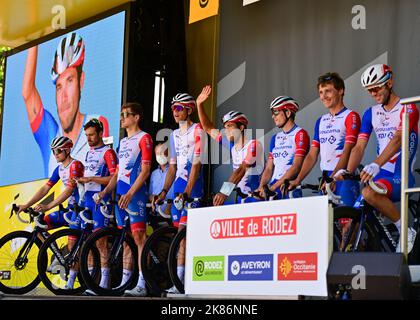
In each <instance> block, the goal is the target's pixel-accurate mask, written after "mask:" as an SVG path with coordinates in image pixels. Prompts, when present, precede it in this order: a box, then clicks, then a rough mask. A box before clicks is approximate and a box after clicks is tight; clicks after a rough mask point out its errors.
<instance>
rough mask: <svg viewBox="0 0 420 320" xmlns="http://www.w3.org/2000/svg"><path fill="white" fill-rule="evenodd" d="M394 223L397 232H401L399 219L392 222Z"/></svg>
mask: <svg viewBox="0 0 420 320" xmlns="http://www.w3.org/2000/svg"><path fill="white" fill-rule="evenodd" d="M394 224H395V226H396V227H397V229H398V232H399V234H401V219H400V220H398V221H396V222H394Z"/></svg>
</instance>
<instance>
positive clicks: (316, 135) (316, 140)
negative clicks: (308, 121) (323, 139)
mask: <svg viewBox="0 0 420 320" xmlns="http://www.w3.org/2000/svg"><path fill="white" fill-rule="evenodd" d="M320 122H321V118H319V119H318V120H317V121H316V124H315V129H314V139H313V140H312V147H315V148H319V146H320V143H319V124H320Z"/></svg>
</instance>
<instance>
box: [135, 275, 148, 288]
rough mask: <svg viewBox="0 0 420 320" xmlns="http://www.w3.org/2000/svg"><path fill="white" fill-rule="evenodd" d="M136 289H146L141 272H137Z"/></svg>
mask: <svg viewBox="0 0 420 320" xmlns="http://www.w3.org/2000/svg"><path fill="white" fill-rule="evenodd" d="M137 287H141V288H145V287H146V281H145V280H144V278H143V272H141V271H140V272H139V281H137Z"/></svg>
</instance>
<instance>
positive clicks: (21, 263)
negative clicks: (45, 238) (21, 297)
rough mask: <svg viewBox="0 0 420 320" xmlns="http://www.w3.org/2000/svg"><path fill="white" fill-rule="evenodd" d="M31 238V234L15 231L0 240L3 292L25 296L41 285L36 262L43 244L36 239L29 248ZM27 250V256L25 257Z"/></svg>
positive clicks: (0, 283) (0, 282)
mask: <svg viewBox="0 0 420 320" xmlns="http://www.w3.org/2000/svg"><path fill="white" fill-rule="evenodd" d="M31 238H32V233H31V232H27V231H14V232H11V233H9V234H7V235H5V236H4V237H3V238H1V239H0V274H1V275H0V291H1V292H3V293H7V294H25V293H28V292H29V291H31V290H33V289H35V287H36V286H37V285H38V284H39V282H40V279H39V276H38V272H37V264H36V261H37V257H38V252H39V248H40V247H41V245H42V242H41V240H39V239H38V238H36V239H35V242H34V243H32V244H31V247H30V248H28V245H30V243H29V242H30V239H31ZM26 249H29V250H26ZM25 250H26V252H27V254H26V255H25V256H24V255H23V254H24V252H25Z"/></svg>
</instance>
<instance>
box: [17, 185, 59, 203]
mask: <svg viewBox="0 0 420 320" xmlns="http://www.w3.org/2000/svg"><path fill="white" fill-rule="evenodd" d="M51 188H52V186H50V185H49V184H48V183H47V184H45V185H43V186H42V187H41V188H40V189H39V190H38V191H37V192H36V193H35V194H34V195H33V197H32V198H31V199H30V200H29V201H28V202H26V203H25V204H24V205H23V206H24V207H25V209H26V208H29V207H30V206H32V205H33V204H35V203H37V202H38V201H39V200H41V199H42V198H43V197H45V196H46V195H47V193H48V192H49V191H50V190H51Z"/></svg>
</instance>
